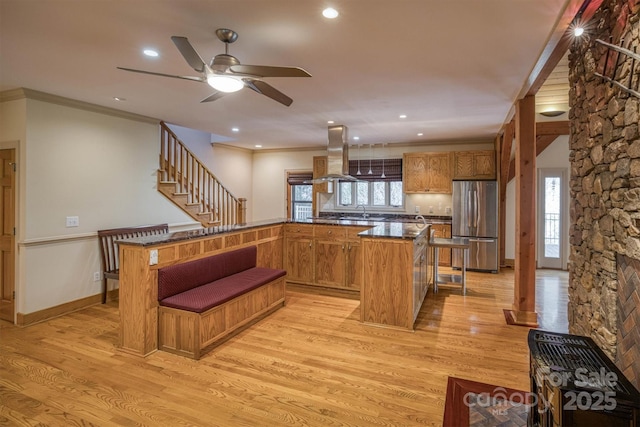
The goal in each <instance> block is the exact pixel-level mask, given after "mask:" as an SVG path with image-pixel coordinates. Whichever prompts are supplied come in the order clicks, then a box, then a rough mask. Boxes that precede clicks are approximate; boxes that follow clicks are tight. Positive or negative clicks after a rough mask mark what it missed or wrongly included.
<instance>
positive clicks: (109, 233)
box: [98, 224, 169, 304]
mask: <svg viewBox="0 0 640 427" xmlns="http://www.w3.org/2000/svg"><path fill="white" fill-rule="evenodd" d="M168 232H169V225H168V224H157V225H143V226H139V227H125V228H112V229H109V230H98V238H99V239H100V256H101V258H102V276H103V277H102V303H103V304H104V303H105V302H107V281H108V279H114V280H119V278H120V264H119V260H118V247H117V243H116V241H117V240H122V239H128V238H131V237H143V236H152V235H156V234H165V233H168Z"/></svg>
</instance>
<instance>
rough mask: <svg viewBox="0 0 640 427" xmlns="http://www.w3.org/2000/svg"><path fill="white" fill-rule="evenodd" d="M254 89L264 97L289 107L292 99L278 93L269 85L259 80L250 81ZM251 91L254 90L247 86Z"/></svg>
mask: <svg viewBox="0 0 640 427" xmlns="http://www.w3.org/2000/svg"><path fill="white" fill-rule="evenodd" d="M250 82H251V83H252V84H253V86H254V87H255V88H257V89H258V91H260V93H261V94H263V95H264V96H268V97H269V98H271V99H273V100H274V101H278V102H279V103H280V104H283V105H286V106H287V107H288V106H289V105H291V103H292V102H293V99H291V98H289V97H288V96H287V95H285V94H284V93H282V92H280V91H279V90H278V89H276V88H274V87H273V86H271V85H270V84H269V83H265V82H263V81H261V80H250ZM249 87H250V88H251V89H253V90H255V89H254V88H253V87H251V86H249Z"/></svg>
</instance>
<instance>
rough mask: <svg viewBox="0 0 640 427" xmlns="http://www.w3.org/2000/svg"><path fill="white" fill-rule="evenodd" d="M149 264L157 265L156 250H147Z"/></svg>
mask: <svg viewBox="0 0 640 427" xmlns="http://www.w3.org/2000/svg"><path fill="white" fill-rule="evenodd" d="M149 265H158V250H157V249H151V250H150V251H149Z"/></svg>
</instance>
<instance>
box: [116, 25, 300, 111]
mask: <svg viewBox="0 0 640 427" xmlns="http://www.w3.org/2000/svg"><path fill="white" fill-rule="evenodd" d="M216 36H218V39H220V41H221V42H223V43H224V44H225V48H224V53H221V54H219V55H216V56H215V57H214V58H213V59H212V60H211V63H210V64H207V63H206V62H204V61H203V60H202V57H201V56H200V55H199V54H198V52H197V51H196V50H195V49H194V48H193V46H192V45H191V43H189V40H188V39H187V38H186V37H180V36H172V37H171V41H173V43H174V44H175V45H176V47H177V48H178V50H179V51H180V53H181V54H182V56H183V57H184V59H185V60H186V61H187V63H188V64H189V65H190V66H191V67H192V68H193V69H194V70H195V71H197V72H198V73H200V74H201V75H200V76H199V77H194V76H176V75H173V74H164V73H155V72H153V71H144V70H136V69H133V68H124V67H117V68H118V69H120V70H125V71H132V72H134V73H142V74H151V75H153V76H162V77H172V78H176V79H184V80H191V81H196V82H203V83H205V82H206V83H208V84H209V86H211V87H212V88H214V89H216V91H217V92H215V93H213V94H212V95H210V96H208V97H207V98H205V99H203V100H202V101H200V102H211V101H215V100H216V99H220V98H221V97H223V96H225V95H226V94H228V93H232V92H237V91H239V90H240V89H242V88H245V87H246V88H249V89H251V90H253V91H255V92H257V93H259V94H261V95H265V96H267V97H269V98H271V99H273V100H275V101H277V102H279V103H281V104H283V105H286V106H287V107H288V106H290V105H291V103H292V102H293V99H291V98H289V97H288V96H287V95H285V94H284V93H282V92H280V91H279V90H278V89H276V88H274V87H273V86H271V85H270V84H268V83H266V82H265V81H263V80H262V79H263V78H265V77H311V74H309V73H308V72H306V71H305V70H303V69H302V68H299V67H273V66H267V65H242V64H240V61H238V59H236V57H234V56H232V55H229V43H233V42H235V41H236V40H237V39H238V33H236V32H235V31H233V30H229V29H226V28H219V29H217V30H216Z"/></svg>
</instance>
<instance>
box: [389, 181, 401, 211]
mask: <svg viewBox="0 0 640 427" xmlns="http://www.w3.org/2000/svg"><path fill="white" fill-rule="evenodd" d="M389 204H390V205H391V206H402V181H392V182H390V183H389Z"/></svg>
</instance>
